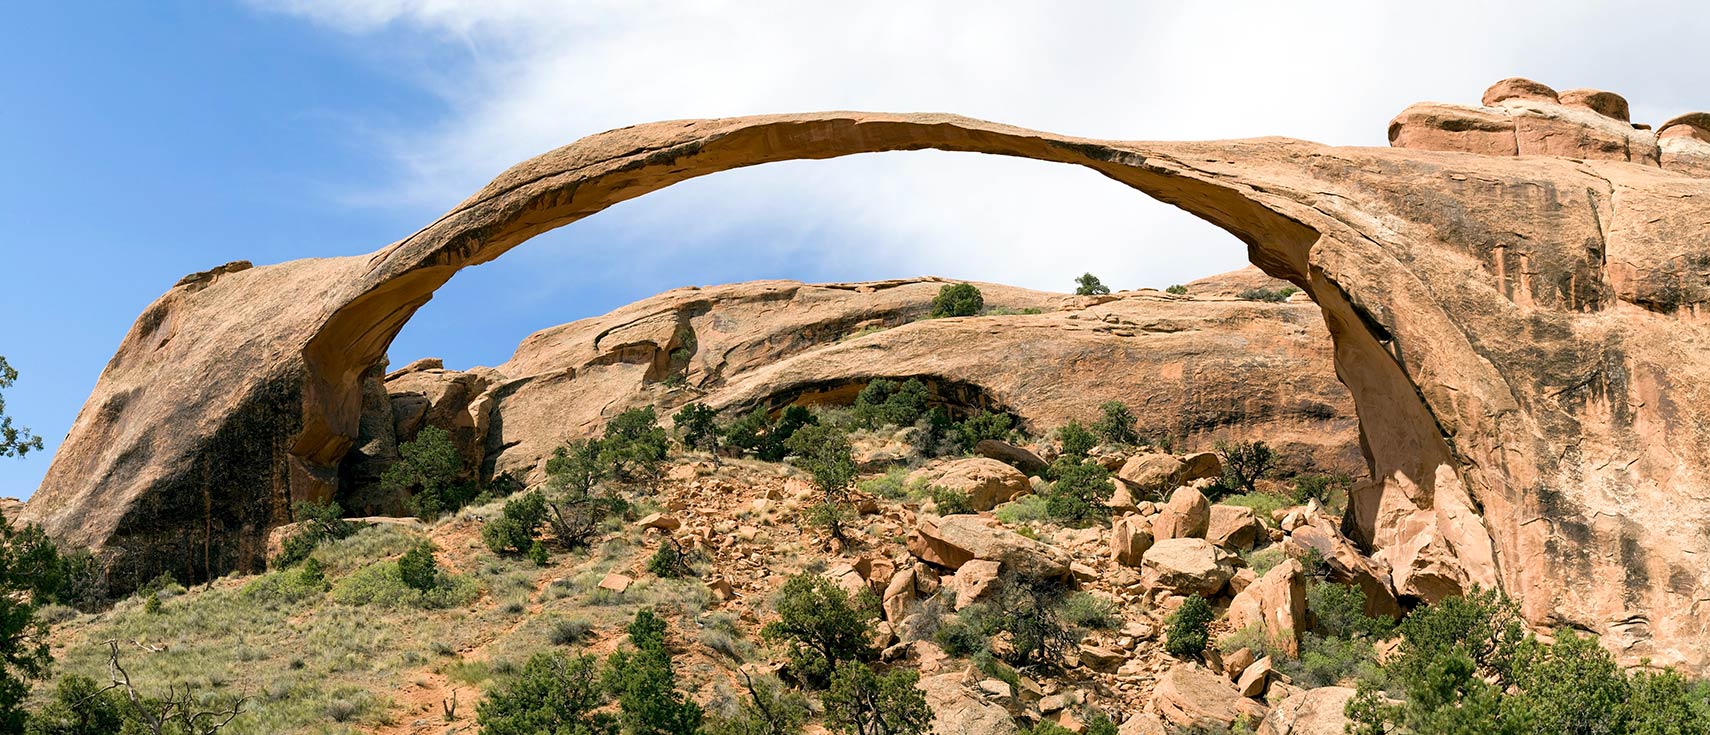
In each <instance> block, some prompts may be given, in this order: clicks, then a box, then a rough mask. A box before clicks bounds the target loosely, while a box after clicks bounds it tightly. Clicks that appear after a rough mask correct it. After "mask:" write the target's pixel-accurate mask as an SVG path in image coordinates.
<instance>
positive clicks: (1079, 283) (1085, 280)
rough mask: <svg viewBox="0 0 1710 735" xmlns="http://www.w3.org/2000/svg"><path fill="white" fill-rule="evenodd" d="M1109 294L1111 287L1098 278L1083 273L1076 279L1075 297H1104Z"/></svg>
mask: <svg viewBox="0 0 1710 735" xmlns="http://www.w3.org/2000/svg"><path fill="white" fill-rule="evenodd" d="M1107 293H1110V287H1109V286H1106V285H1104V283H1103V282H1101V281H1099V280H1098V276H1095V275H1093V274H1091V273H1082V274H1081V275H1080V277H1079V278H1076V279H1075V295H1077V296H1103V295H1105V294H1107Z"/></svg>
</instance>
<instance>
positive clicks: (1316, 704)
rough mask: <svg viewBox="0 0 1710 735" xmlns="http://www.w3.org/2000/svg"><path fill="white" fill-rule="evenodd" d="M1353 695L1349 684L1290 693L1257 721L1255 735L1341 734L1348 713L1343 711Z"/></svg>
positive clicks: (1346, 725) (1343, 730)
mask: <svg viewBox="0 0 1710 735" xmlns="http://www.w3.org/2000/svg"><path fill="white" fill-rule="evenodd" d="M1354 694H1355V692H1354V690H1353V689H1350V688H1348V687H1321V688H1318V689H1308V690H1306V691H1303V692H1299V693H1297V694H1291V695H1289V696H1288V697H1285V698H1283V700H1282V701H1280V702H1277V704H1276V706H1275V707H1272V708H1271V711H1270V714H1267V715H1265V719H1263V720H1261V721H1260V722H1259V732H1258V735H1342V733H1344V732H1346V730H1347V727H1348V716H1347V715H1346V714H1343V713H1344V711H1345V710H1346V708H1347V706H1348V701H1349V700H1351V699H1353V698H1354Z"/></svg>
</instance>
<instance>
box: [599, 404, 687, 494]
mask: <svg viewBox="0 0 1710 735" xmlns="http://www.w3.org/2000/svg"><path fill="white" fill-rule="evenodd" d="M669 451H670V442H669V441H668V440H667V438H666V436H665V430H664V429H662V428H660V427H659V415H658V414H657V413H655V412H654V411H653V407H652V406H647V407H644V408H632V409H629V410H627V411H624V412H623V413H620V414H618V415H617V416H615V417H613V418H612V420H611V421H609V422H607V423H606V431H605V435H604V436H603V437H601V439H600V455H599V456H600V461H601V462H602V463H604V464H605V466H606V467H607V468H608V469H609V471H610V476H611V477H613V478H615V479H618V480H625V481H627V480H637V479H641V478H643V477H651V476H653V475H654V474H657V472H658V470H659V465H660V464H661V463H663V462H664V461H665V456H666V454H667V453H668V452H669Z"/></svg>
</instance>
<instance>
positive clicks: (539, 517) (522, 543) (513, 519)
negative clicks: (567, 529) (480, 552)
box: [481, 492, 546, 556]
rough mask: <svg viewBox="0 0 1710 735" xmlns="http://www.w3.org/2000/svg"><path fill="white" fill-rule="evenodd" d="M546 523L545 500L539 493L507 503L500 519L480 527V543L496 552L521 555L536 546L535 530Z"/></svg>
mask: <svg viewBox="0 0 1710 735" xmlns="http://www.w3.org/2000/svg"><path fill="white" fill-rule="evenodd" d="M545 521H546V500H545V498H543V497H542V496H541V494H540V493H538V492H532V493H525V494H523V495H519V496H517V497H515V498H512V499H510V500H507V501H505V507H504V509H503V510H502V511H500V513H499V517H498V518H494V519H492V520H490V521H487V524H486V525H485V526H482V527H481V540H482V541H483V542H484V543H486V544H487V548H488V549H491V550H492V552H493V553H495V554H500V555H503V556H518V555H521V554H524V553H526V552H527V551H528V550H529V548H530V547H532V546H534V538H535V535H534V534H535V529H538V528H540V524H542V523H544V522H545Z"/></svg>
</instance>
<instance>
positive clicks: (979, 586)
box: [950, 559, 1003, 610]
mask: <svg viewBox="0 0 1710 735" xmlns="http://www.w3.org/2000/svg"><path fill="white" fill-rule="evenodd" d="M1002 568H1003V563H1002V562H995V561H986V560H984V559H974V560H972V561H969V562H968V563H966V564H963V565H962V568H961V569H958V570H956V576H955V577H953V578H952V581H951V584H950V588H951V589H952V590H955V592H956V609H957V610H961V609H963V608H966V607H967V606H969V605H972V604H974V603H976V602H984V601H985V600H986V599H987V598H988V597H990V596H991V595H992V594H993V593H995V592H997V590H998V572H999V571H1000V570H1001V569H1002Z"/></svg>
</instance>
